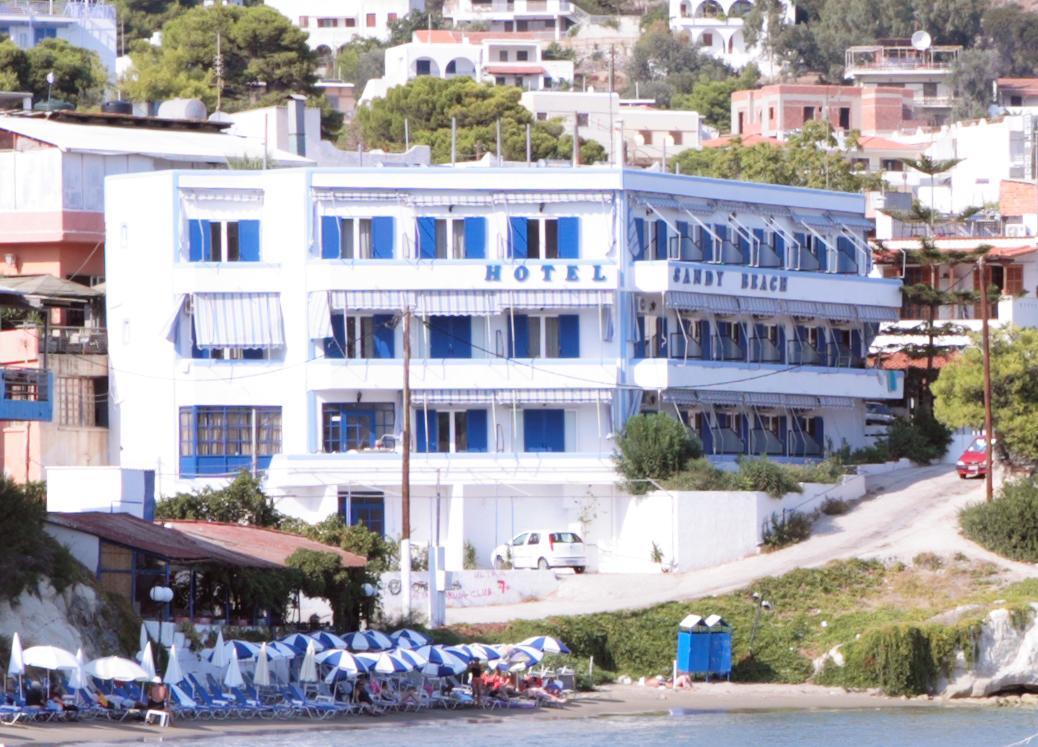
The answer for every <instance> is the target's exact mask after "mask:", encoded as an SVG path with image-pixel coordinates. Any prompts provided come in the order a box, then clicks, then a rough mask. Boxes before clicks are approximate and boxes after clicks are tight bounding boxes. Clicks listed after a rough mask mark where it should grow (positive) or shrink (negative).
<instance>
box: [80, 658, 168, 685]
mask: <svg viewBox="0 0 1038 747" xmlns="http://www.w3.org/2000/svg"><path fill="white" fill-rule="evenodd" d="M83 671H84V672H86V673H87V674H89V675H90V676H91V677H96V678H97V679H99V680H120V681H122V682H144V681H145V680H148V679H151V678H150V677H148V673H147V672H145V671H144V669H143V668H141V665H140V664H138V663H137V662H135V661H132V660H131V659H124V658H122V657H121V656H104V657H102V658H100V659H94V660H93V661H91V662H88V663H87V665H86V666H84V667H83Z"/></svg>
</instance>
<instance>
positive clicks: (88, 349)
mask: <svg viewBox="0 0 1038 747" xmlns="http://www.w3.org/2000/svg"><path fill="white" fill-rule="evenodd" d="M41 336H42V334H41ZM41 347H42V348H43V350H44V352H47V353H57V354H61V353H77V354H88V355H104V354H105V353H107V352H108V331H107V330H105V329H103V328H98V327H51V328H50V329H49V330H48V331H47V335H46V337H44V339H43V341H42V345H41Z"/></svg>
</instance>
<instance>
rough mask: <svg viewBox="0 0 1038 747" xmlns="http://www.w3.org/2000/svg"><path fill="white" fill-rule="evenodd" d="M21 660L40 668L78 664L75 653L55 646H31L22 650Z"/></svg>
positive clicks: (68, 667)
mask: <svg viewBox="0 0 1038 747" xmlns="http://www.w3.org/2000/svg"><path fill="white" fill-rule="evenodd" d="M22 660H23V661H24V662H25V666H27V667H39V668H40V669H49V670H51V671H54V670H55V669H75V668H76V667H78V666H79V662H78V661H76V656H75V654H70V653H69V652H68V651H66V650H65V649H63V648H58V647H57V646H31V647H30V648H27V649H25V651H23V652H22Z"/></svg>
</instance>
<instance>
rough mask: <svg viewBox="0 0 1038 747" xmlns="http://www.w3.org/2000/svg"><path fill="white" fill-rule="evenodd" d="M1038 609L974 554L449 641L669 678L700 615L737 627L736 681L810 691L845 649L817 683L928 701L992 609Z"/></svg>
mask: <svg viewBox="0 0 1038 747" xmlns="http://www.w3.org/2000/svg"><path fill="white" fill-rule="evenodd" d="M752 592H759V593H760V594H761V595H762V596H763V598H764V599H766V600H768V601H769V602H770V603H771V605H772V606H773V610H772V611H770V612H764V613H763V615H762V619H761V624H760V630H759V632H758V635H757V639H756V642H755V645H754V650H753V655H752V656H751V655H750V653H749V638H750V631H751V629H752V624H753V616H754V613H755V611H756V607H755V605H754V603H753V601H752V599H751V597H750V595H751V593H752ZM996 600H998V604H995V602H996ZM1034 600H1038V580H1028V581H1024V582H1021V583H1016V584H1011V585H1010V584H1007V583H1006V582H1005V581H1004V580H1003V579H1002V578H1001V576H1000V575H999V573H998V571H997V569H996V568H995V567H994V566H993V565H990V564H986V563H975V562H971V561H969V560H968V559H967V558H965V556H957V557H956V558H951V559H941V558H938V557H937V556H934V555H931V554H922V555H920V556H917V557H916V558H915V561H914V563H913V564H912V565H911V566H905V565H903V564H900V563H896V564H891V565H884V564H883V563H880V562H878V561H865V560H846V561H835V562H832V563H830V564H828V565H826V566H824V567H822V568H818V569H800V570H796V571H793V572H792V573H788V574H786V575H784V576H780V577H777V578H764V579H760V580H759V581H758V582H756V583H754V584H753V585H751V586H748V587H746V588H744V589H741V590H739V591H737V592H734V593H732V594H725V595H722V596H712V597H705V598H703V599H698V600H695V601H691V602H672V603H668V604H661V605H657V606H654V607H649V608H646V609H641V610H628V611H623V612H616V613H603V614H593V615H579V616H574V617H551V618H547V619H545V620H535V621H534V620H531V621H526V620H524V621H516V622H513V623H510V624H507V625H484V626H458V627H455V628H453V629H451V630H450V631H449V632H448V633H447V634H446V635H447V636H448V637H449V638H451V639H454V640H462V639H464V640H476V639H480V640H483V639H485V640H489V641H491V642H495V641H499V642H514V641H517V640H521V639H523V638H526V637H528V636H531V635H553V636H557V637H558V638H559V639H561V640H562V641H564V642H565V643H566V644H567V645H568V646H569V647H570V648H571V649H572V650H573V657H571V659H570V662H569V663H570V664H571V665H572V666H575V667H577V668H578V669H579V668H582V669H586V667H587V659H588V657H589V656H594V658H595V666H596V668H601V669H606V670H609V671H611V672H615V673H618V674H620V673H622V674H628V675H631V676H634V677H637V676H640V675H660V674H667V675H669V673H670V671H671V661H672V659H673V658H674V654H675V642H676V635H677V626H678V623H679V622H680V621H681V620H682V619H683V618H684V617H685V616H686V615H688V614H689V613H695V614H698V615H709V614H719V615H721V616H722V617H724V618H725V620H727V621H728V622H729V623H731V624H732V625H733V627H734V632H733V636H732V661H733V665H734V670H733V672H732V679H733V680H736V681H742V682H784V683H801V682H807V681H809V680H811V679H812V677H813V667H812V660H813V659H815V658H817V657H819V656H821V655H823V654H825V653H826V652H827V651H829V650H830V649H832V648H833V647H834V646H837V645H840V644H843V648H842V649H841V651H842V653H843V655H844V656H845V657H846V659H847V665H846V666H845V667H843V668H835V667H831V666H830V667H828V668H826V669H825V670H824V671H823V672H822V673H821V675H820V676H818V677H817V678H815V679H816V681H818V682H823V683H826V684H832V685H842V686H846V687H852V688H873V687H876V688H881V689H883V690H884V691H885V692H887V693H888V694H896V695H902V694H920V693H925V692H927V691H929V690H931V689H932V688H933V686H934V684H935V681H936V678H937V676H938V674H939V673H940V672H942V671H946V670H947V668H948V667H949V666H950V664H951V662H952V661H953V658H954V653H955V651H956V650H957V649H959V648H962V649H964V650H965V651H966V657H967V660H970V659H971V657H972V655H973V642H974V641H975V640H976V635H977V631H978V629H979V623H980V621H981V620H982V619H983V617H984V616H985V615H986V614H987V612H988V611H989V610H991V609H994V608H996V607H1006V606H1008V607H1009V608H1010V609H1011V610H1012V611H1013V613H1014V619H1016V620H1018V621H1019V622H1020V624H1024V623H1026V622H1028V621H1030V619H1031V617H1030V616H1031V611H1030V607H1029V606H1028V604H1029V603H1030V602H1031V601H1034ZM966 604H976V605H978V606H977V607H976V608H975V609H971V610H970V611H969V612H968V613H966V614H965V615H964V616H962V617H961V618H960V619H957V620H955V621H953V622H951V623H948V624H938V623H935V622H933V621H932V620H933V618H934V616H936V615H938V614H940V613H943V612H946V611H947V610H950V609H953V608H955V607H957V606H959V605H966ZM823 623H824V625H823ZM859 634H860V638H858V636H859Z"/></svg>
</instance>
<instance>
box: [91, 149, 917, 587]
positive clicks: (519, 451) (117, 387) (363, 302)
mask: <svg viewBox="0 0 1038 747" xmlns="http://www.w3.org/2000/svg"><path fill="white" fill-rule="evenodd" d="M105 206H106V208H105V210H106V226H107V232H108V237H107V245H106V246H107V253H106V264H107V270H106V281H107V303H108V310H107V311H108V324H109V331H110V335H109V336H110V342H109V359H110V366H111V394H110V413H109V414H110V434H111V439H110V447H111V454H110V457H111V461H112V463H113V464H119V465H121V466H123V467H130V468H143V469H153V470H155V472H156V482H157V486H156V490H157V493H158V494H159V495H166V496H168V495H172V494H173V493H174V492H176V491H180V490H189V489H195V488H199V487H202V486H204V485H218V484H222V483H224V482H226V479H227V477H228V476H230V475H233V474H235V473H236V472H237V471H239V470H241V469H245V470H250V471H254V472H256V473H258V474H262V475H263V476H264V480H265V483H264V485H265V489H266V490H267V492H268V493H269V494H270V495H272V496H273V497H274V498H275V499H276V501H277V504H278V508H279V509H280V510H281V511H284V512H286V513H289V514H292V515H297V516H299V517H301V518H304V519H307V520H310V521H317V520H320V519H323V518H324V517H326V516H328V515H329V514H332V513H336V512H339V513H341V514H342V515H343V516H344V518H345V519H346V520H347V521H350V522H357V521H363V522H364V523H365V524H366V525H367V526H369V527H370V528H373V529H375V530H378V531H382V532H384V533H385V534H387V535H390V536H399V534H400V531H401V511H400V507H401V501H400V490H401V451H402V444H401V433H402V422H403V412H402V408H403V395H402V388H403V376H404V365H403V351H404V346H405V341H404V339H403V328H404V325H403V323H402V321H403V319H402V317H403V315H404V311H405V310H409V311H410V312H411V314H410V326H411V337H410V340H409V344H410V350H411V362H410V386H411V391H412V408H413V409H412V413H411V415H412V443H411V451H412V456H411V485H412V513H411V522H412V537H413V539H414V540H415V541H416V542H418V543H425V542H430V541H435V540H437V539H438V540H439V541H440V542H441V543H443V544H445V545H447V563H448V568H460V567H461V564H462V555H463V552H464V546H465V544H466V543H470V544H471V545H473V546H474V547H475V549H476V552H477V557H478V558H479V560H480V562H481V564H485V563H486V560H487V559H488V558H489V555H490V552H491V550H492V548H493V547H494V546H495V545H496V544H498V543H500V542H506V541H508V540H509V539H511V537H512V536H513V535H514V534H516V533H518V532H519V531H522V530H525V529H530V528H536V527H542V528H543V527H556V526H560V527H563V528H571V529H578V530H580V529H582V528H583V530H584V531H589V527H591V526H592V525H593V526H594V527H595V529H594V532H593V534H594V535H595V542H596V545H597V547H598V551H599V552H600V553H602V554H603V556H604V555H606V554H609V553H613V557H614V559H622V557H624V556H625V554H631V555H634V554H636V555H638V556H640V555H642V554H644V553H643V552H642V550H643V548H637V549H634V550H631V549H630V548H623V547H619V546H617V545H616V542H615V541H614V540H615V538H616V537H617V536H619V531H620V527H621V525H622V524H623V523H624V522H625V521H627V520H628V519H627V518H625V512H626V511H627V510H628V507H629V504H630V503H631V499H630V496H627V495H625V494H624V493H623V492H622V491H621V490H620V489H619V488H618V487H617V475H616V473H615V471H614V469H613V459H612V455H613V451H614V434H617V433H619V432H620V431H621V430H622V428H623V426H624V423H625V421H626V420H627V419H628V418H629V417H631V416H632V415H634V414H636V413H638V412H644V411H660V412H665V413H667V414H670V415H672V416H673V417H675V418H679V419H680V420H681V421H682V422H684V423H686V424H687V425H688V427H689V428H690V429H691V430H692V431H693V432H694V433H695V434H696V435H697V436H698V437H699V439H700V441H701V442H702V444H703V447H704V450H705V451H706V452H707V453H708V454H709V455H710V456H711V458H714V459H717V460H729V461H730V460H733V459H735V458H736V457H737V456H738V455H761V454H767V455H769V456H770V457H771V458H774V459H780V460H782V459H788V460H804V459H812V458H820V457H821V456H823V454H824V453H825V452H827V451H829V450H831V449H836V448H839V447H840V446H842V445H843V444H844V443H847V444H849V445H850V446H852V447H855V446H860V445H862V444H863V443H864V439H865V436H864V431H865V428H864V425H865V415H864V413H865V408H864V402H865V401H866V400H874V399H883V398H900V397H901V395H902V381H901V375H900V374H899V373H896V372H889V371H881V370H876V369H871V368H867V367H866V361H867V352H868V349H869V345H870V342H871V340H872V337H873V336H874V335H875V333H876V330H877V329H878V325H879V324H880V323H881V322H884V321H892V320H894V319H896V318H897V313H898V309H899V307H900V304H901V297H900V281H899V280H896V279H883V278H877V277H870V276H869V272H870V269H871V266H870V263H871V254H870V252H869V249H868V246H867V244H866V243H865V241H864V232H865V229H866V227H867V225H868V224H867V222H866V220H865V219H864V217H863V213H864V201H863V198H862V197H861V196H859V195H852V194H845V193H834V192H823V191H816V190H804V189H795V188H788V187H778V186H773V185H763V184H747V183H740V182H726V181H718V180H711V179H703V178H696V177H681V176H673V175H668V174H660V173H652V172H642V171H633V170H625V169H618V168H577V169H573V168H565V169H560V168H506V169H482V168H478V169H449V168H435V167H434V168H421V169H392V168H384V169H367V170H363V169H355V170H338V169H334V170H333V169H312V168H304V169H291V170H272V171H248V172H227V171H222V172H200V171H190V172H189V171H167V172H161V173H149V174H133V175H125V176H117V177H111V178H109V179H108V180H107V182H106V199H105ZM647 552H648V550H647V549H645V553H647Z"/></svg>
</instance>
